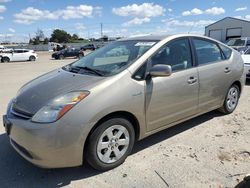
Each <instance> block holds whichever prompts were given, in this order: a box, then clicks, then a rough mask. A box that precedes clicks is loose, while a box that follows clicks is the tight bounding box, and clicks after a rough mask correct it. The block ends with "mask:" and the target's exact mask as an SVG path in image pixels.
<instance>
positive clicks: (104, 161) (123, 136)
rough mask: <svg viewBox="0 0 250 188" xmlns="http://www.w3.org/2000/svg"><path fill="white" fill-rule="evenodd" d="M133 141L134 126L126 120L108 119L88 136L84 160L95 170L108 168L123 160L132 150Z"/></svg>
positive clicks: (117, 164)
mask: <svg viewBox="0 0 250 188" xmlns="http://www.w3.org/2000/svg"><path fill="white" fill-rule="evenodd" d="M134 141H135V132H134V128H133V126H132V124H131V123H130V122H129V121H128V120H126V119H124V118H114V119H110V120H108V121H106V122H104V123H102V124H101V125H100V126H98V127H97V128H96V129H95V130H94V132H93V133H92V134H91V135H90V136H89V139H88V143H87V148H86V150H85V152H86V155H85V156H86V160H87V162H88V163H89V164H90V165H91V166H92V167H93V168H95V169H97V170H100V171H106V170H110V169H112V168H115V167H117V166H119V165H120V164H122V163H123V162H124V161H125V159H126V158H127V156H128V155H129V154H130V152H131V151H132V148H133V145H134Z"/></svg>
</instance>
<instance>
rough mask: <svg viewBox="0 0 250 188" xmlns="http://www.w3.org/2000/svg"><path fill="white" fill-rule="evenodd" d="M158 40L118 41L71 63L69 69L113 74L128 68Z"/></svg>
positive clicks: (107, 74) (103, 74) (106, 74)
mask: <svg viewBox="0 0 250 188" xmlns="http://www.w3.org/2000/svg"><path fill="white" fill-rule="evenodd" d="M156 42H158V41H138V40H131V41H129V40H128V41H116V42H113V43H110V44H108V45H106V46H104V47H102V48H100V49H98V50H96V51H94V52H92V53H90V54H88V55H87V56H85V57H83V58H81V59H80V60H78V61H76V62H75V63H73V64H71V66H70V67H71V69H68V70H69V71H70V70H73V69H74V71H75V70H77V69H78V70H80V69H81V70H83V69H85V70H88V71H90V70H92V73H96V72H98V73H99V74H100V73H101V75H102V76H111V75H114V74H117V73H119V72H121V71H123V70H124V69H126V68H127V67H128V66H129V65H131V64H132V63H133V62H134V61H135V60H136V59H138V58H139V57H141V56H142V55H143V54H144V53H145V52H146V51H147V50H149V49H150V48H151V47H152V46H153V45H154V44H156ZM75 68H77V69H75ZM78 73H82V71H80V72H78Z"/></svg>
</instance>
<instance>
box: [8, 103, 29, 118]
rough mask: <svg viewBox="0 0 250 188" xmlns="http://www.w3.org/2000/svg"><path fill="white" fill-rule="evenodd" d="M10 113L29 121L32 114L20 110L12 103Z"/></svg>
mask: <svg viewBox="0 0 250 188" xmlns="http://www.w3.org/2000/svg"><path fill="white" fill-rule="evenodd" d="M11 113H12V114H13V115H15V116H18V117H21V118H24V119H30V118H31V117H32V116H33V114H31V113H29V112H27V111H25V110H23V109H21V108H20V107H18V106H17V105H16V104H15V103H13V104H12V106H11Z"/></svg>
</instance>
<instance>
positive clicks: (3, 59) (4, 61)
mask: <svg viewBox="0 0 250 188" xmlns="http://www.w3.org/2000/svg"><path fill="white" fill-rule="evenodd" d="M1 62H2V63H8V62H10V58H8V57H2V59H1Z"/></svg>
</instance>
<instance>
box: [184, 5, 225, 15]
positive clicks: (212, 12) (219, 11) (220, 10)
mask: <svg viewBox="0 0 250 188" xmlns="http://www.w3.org/2000/svg"><path fill="white" fill-rule="evenodd" d="M225 12H226V11H225V9H223V8H221V7H212V8H210V9H207V10H204V11H203V10H200V9H198V8H194V9H192V10H191V11H189V10H188V11H184V12H183V13H182V16H192V15H201V14H209V15H220V14H224V13H225Z"/></svg>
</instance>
